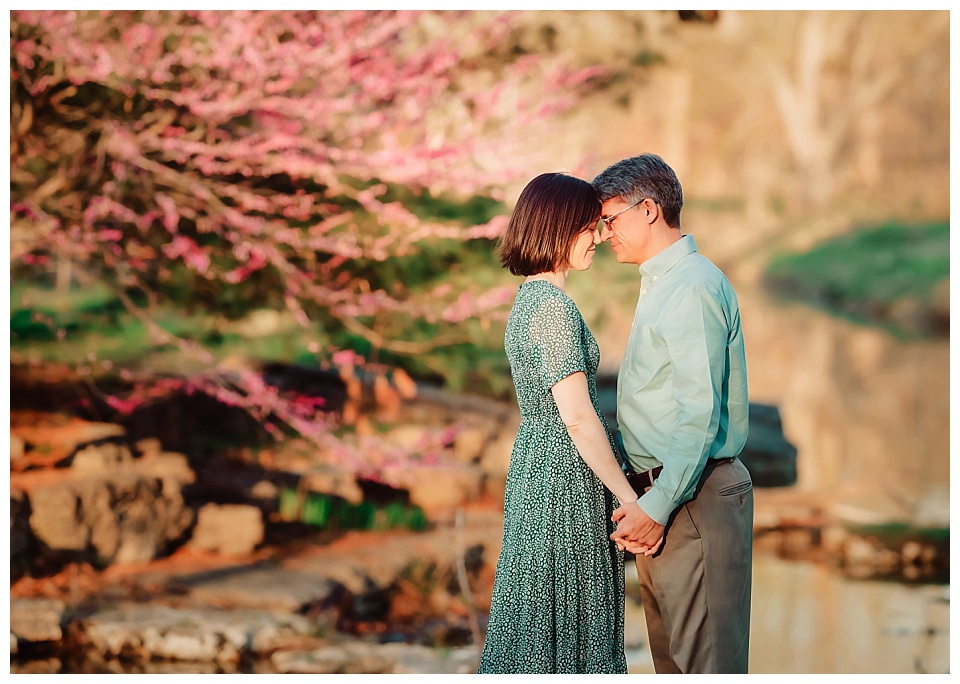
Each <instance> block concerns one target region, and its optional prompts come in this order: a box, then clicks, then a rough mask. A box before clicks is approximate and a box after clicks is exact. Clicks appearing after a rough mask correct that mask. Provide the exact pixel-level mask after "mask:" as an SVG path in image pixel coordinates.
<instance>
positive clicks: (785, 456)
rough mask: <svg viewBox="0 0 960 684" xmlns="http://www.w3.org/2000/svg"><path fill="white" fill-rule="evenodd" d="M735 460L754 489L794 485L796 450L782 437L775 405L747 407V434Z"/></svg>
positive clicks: (778, 412) (795, 480)
mask: <svg viewBox="0 0 960 684" xmlns="http://www.w3.org/2000/svg"><path fill="white" fill-rule="evenodd" d="M739 458H740V460H741V461H743V464H744V465H745V466H746V467H747V470H749V471H750V477H751V478H752V479H753V485H754V486H755V487H786V486H788V485H792V484H796V482H797V448H796V447H795V446H793V445H792V444H791V443H790V442H788V441H787V439H786V438H785V437H784V435H783V425H781V423H780V411H779V409H778V408H777V407H776V406H770V405H767V404H750V432H749V436H748V438H747V443H746V445H744V447H743V451H741V452H740V456H739Z"/></svg>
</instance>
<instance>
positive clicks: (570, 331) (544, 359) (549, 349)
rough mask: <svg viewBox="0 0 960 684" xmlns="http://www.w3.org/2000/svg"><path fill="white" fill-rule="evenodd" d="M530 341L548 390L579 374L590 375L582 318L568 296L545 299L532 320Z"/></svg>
mask: <svg viewBox="0 0 960 684" xmlns="http://www.w3.org/2000/svg"><path fill="white" fill-rule="evenodd" d="M530 342H531V344H532V346H533V359H534V363H535V364H537V366H538V367H537V368H536V369H533V370H536V371H539V374H540V378H541V379H542V380H543V383H544V386H545V387H547V388H548V389H549V388H550V387H553V386H554V385H555V384H557V383H558V382H560V381H561V380H563V379H564V378H565V377H567V376H568V375H572V374H573V373H576V372H578V371H579V372H583V373H586V372H587V354H586V349H584V345H583V318H582V317H581V316H580V312H579V311H578V310H577V307H576V305H575V304H574V303H573V301H572V300H571V299H569V298H567V297H565V296H564V297H560V296H557V297H549V298H548V299H545V300H544V301H543V302H542V303H541V304H540V306H539V307H537V310H536V312H534V314H533V316H531V318H530Z"/></svg>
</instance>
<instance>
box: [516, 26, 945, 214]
mask: <svg viewBox="0 0 960 684" xmlns="http://www.w3.org/2000/svg"><path fill="white" fill-rule="evenodd" d="M715 19H716V20H715V21H713V22H704V21H699V22H698V21H683V20H681V18H680V17H679V16H678V13H677V12H672V11H670V12H668V11H596V12H593V11H586V12H585V11H579V12H563V11H541V12H531V13H529V15H528V19H527V28H526V30H525V32H523V33H522V34H520V35H519V36H518V37H517V45H518V49H520V50H521V51H529V52H539V51H550V52H560V53H567V54H569V55H570V56H571V57H570V58H571V59H572V60H579V61H580V62H581V63H583V64H593V63H598V64H603V65H605V66H606V67H608V68H609V69H611V72H612V73H611V76H610V78H609V81H608V83H607V85H606V87H605V88H602V89H601V90H599V91H598V92H596V93H594V94H592V95H591V96H589V97H586V98H584V99H582V100H581V102H580V103H579V105H578V106H577V107H575V108H574V110H573V111H572V112H570V113H569V114H568V115H567V116H566V117H565V119H564V120H563V121H561V122H559V123H555V122H551V123H548V124H545V126H547V125H549V126H551V128H550V135H547V136H537V137H535V140H533V141H532V146H534V147H536V148H537V149H539V150H540V152H539V153H538V154H537V155H536V156H537V158H538V159H541V160H542V161H541V163H542V164H543V165H545V166H546V167H548V168H549V167H551V165H552V166H573V165H575V164H577V163H578V162H579V161H580V160H581V159H584V160H585V162H584V165H583V169H582V170H583V172H584V173H585V175H592V174H595V173H597V172H599V171H600V170H602V168H603V167H605V166H606V165H607V164H609V163H612V162H613V161H616V160H617V159H619V158H621V157H624V156H630V155H634V154H638V153H640V152H644V151H655V152H657V153H659V154H661V155H662V156H663V157H664V158H665V159H667V160H668V161H669V163H670V164H671V165H672V166H673V167H674V168H675V169H676V171H677V173H678V175H679V176H680V178H681V180H682V181H683V183H684V190H685V193H686V194H687V195H688V197H690V198H692V199H695V200H700V201H702V202H706V201H710V202H713V203H715V204H717V203H719V204H721V205H725V206H726V207H727V208H728V209H730V208H740V209H742V210H743V211H744V212H745V213H746V214H747V216H748V217H749V219H750V220H751V222H753V223H770V222H773V221H775V220H777V219H778V218H783V217H784V216H785V215H789V216H793V215H799V216H801V217H802V216H804V215H806V214H807V213H808V212H827V211H833V210H837V209H842V210H843V211H845V212H855V213H857V214H860V215H861V216H862V217H863V218H868V217H871V218H875V217H878V216H882V217H883V218H887V217H890V216H891V215H894V216H897V215H899V216H900V217H904V216H913V215H915V214H922V215H924V217H940V216H943V215H946V213H947V212H948V209H949V204H948V203H949V188H948V181H947V179H948V175H947V173H948V170H949V98H950V95H949V57H950V55H949V16H948V13H947V12H942V11H941V12H893V11H858V12H849V11H843V12H830V11H825V12H821V11H816V12H813V11H800V12H793V11H790V12H788V11H772V12H757V11H734V10H723V11H720V12H719V14H718V15H717V17H716V18H715ZM692 204H696V202H694V203H692ZM691 208H692V207H691Z"/></svg>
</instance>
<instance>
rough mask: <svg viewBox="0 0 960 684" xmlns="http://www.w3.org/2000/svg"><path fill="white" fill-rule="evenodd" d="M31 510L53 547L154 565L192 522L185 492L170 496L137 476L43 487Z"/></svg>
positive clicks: (37, 529)
mask: <svg viewBox="0 0 960 684" xmlns="http://www.w3.org/2000/svg"><path fill="white" fill-rule="evenodd" d="M30 508H31V513H30V528H31V530H32V531H33V534H34V535H35V536H36V537H37V538H38V539H39V540H40V541H42V542H43V543H44V544H46V545H47V546H48V547H50V548H51V549H53V550H54V551H86V550H88V549H91V550H92V551H94V552H95V553H96V554H97V556H98V557H99V558H100V559H101V560H102V561H105V562H108V563H138V562H145V561H149V560H151V559H152V558H154V557H155V556H156V555H157V553H158V552H159V551H161V550H162V549H163V547H164V546H166V544H167V543H168V542H170V541H173V540H174V539H176V538H177V537H179V536H180V535H181V534H182V533H183V532H184V531H185V530H186V529H187V527H188V526H189V525H190V522H191V521H192V514H191V512H190V509H189V508H186V507H185V506H184V503H183V499H182V498H181V496H180V494H179V492H176V493H169V492H165V491H164V489H163V485H162V483H161V482H160V481H159V480H157V479H156V478H148V477H143V476H140V475H138V474H136V473H132V472H121V473H119V474H117V475H115V476H114V477H113V478H112V479H107V478H104V477H83V478H67V479H64V480H60V481H58V482H55V483H52V484H48V485H45V486H37V487H35V488H34V489H32V490H31V492H30Z"/></svg>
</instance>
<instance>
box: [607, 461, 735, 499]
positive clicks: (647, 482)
mask: <svg viewBox="0 0 960 684" xmlns="http://www.w3.org/2000/svg"><path fill="white" fill-rule="evenodd" d="M733 458H734V457H733V456H731V457H730V458H711V459H710V460H708V461H707V464H706V465H705V466H704V468H703V475H701V476H700V477H703V476H704V475H706V474H707V472H709V471H710V470H712V469H713V468H715V467H716V466H718V465H720V464H721V463H730V462H732V461H733ZM661 472H663V466H657V467H656V468H653V469H651V470H644V471H643V472H642V473H634V472H632V471H631V472H627V473H624V474H625V475H626V476H627V482H629V483H630V486H631V487H633V491H635V492H637V493H638V494H639V493H640V492H642V491H643V490H644V489H646V488H647V487H652V486H653V482H654V480H656V479H657V478H658V477H660V473H661Z"/></svg>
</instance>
